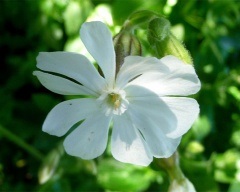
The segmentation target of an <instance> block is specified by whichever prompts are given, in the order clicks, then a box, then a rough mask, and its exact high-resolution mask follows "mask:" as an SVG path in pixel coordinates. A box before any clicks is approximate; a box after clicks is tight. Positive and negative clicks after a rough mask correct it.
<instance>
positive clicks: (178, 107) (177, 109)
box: [162, 97, 199, 138]
mask: <svg viewBox="0 0 240 192" xmlns="http://www.w3.org/2000/svg"><path fill="white" fill-rule="evenodd" d="M162 100H163V101H164V102H165V103H166V104H167V105H168V106H169V108H170V110H171V111H172V112H173V113H174V114H175V116H176V117H177V127H176V130H174V131H172V132H171V133H169V134H167V136H168V137H169V138H177V137H180V136H182V135H183V134H184V133H186V132H187V131H188V130H189V129H190V128H191V126H192V124H193V123H194V121H195V120H196V119H197V117H198V114H199V105H198V103H197V101H196V100H195V99H192V98H185V97H162Z"/></svg>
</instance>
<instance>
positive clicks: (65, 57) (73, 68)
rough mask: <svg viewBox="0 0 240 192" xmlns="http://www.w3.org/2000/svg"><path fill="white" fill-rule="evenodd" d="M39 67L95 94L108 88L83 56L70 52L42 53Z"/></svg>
mask: <svg viewBox="0 0 240 192" xmlns="http://www.w3.org/2000/svg"><path fill="white" fill-rule="evenodd" d="M37 67H38V68H39V69H41V70H43V71H48V72H54V73H59V74H62V75H65V76H67V77H69V78H72V79H74V80H76V81H78V82H79V83H81V84H83V85H84V86H85V87H87V88H89V89H91V90H92V91H95V92H101V90H102V88H103V87H105V86H106V82H105V80H104V78H103V77H101V76H100V74H99V73H98V72H97V70H96V69H95V67H94V66H93V65H92V64H91V63H90V61H89V60H88V59H87V58H86V57H85V56H83V55H80V54H77V53H70V52H41V53H39V55H38V57H37Z"/></svg>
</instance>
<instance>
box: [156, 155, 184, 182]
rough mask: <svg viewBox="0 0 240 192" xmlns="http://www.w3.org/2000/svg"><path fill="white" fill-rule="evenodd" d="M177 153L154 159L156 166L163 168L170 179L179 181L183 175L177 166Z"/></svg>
mask: <svg viewBox="0 0 240 192" xmlns="http://www.w3.org/2000/svg"><path fill="white" fill-rule="evenodd" d="M178 158H179V157H178V153H177V152H175V153H174V154H173V155H172V156H171V157H169V158H162V159H155V162H156V163H157V165H158V166H160V167H161V168H163V169H164V170H165V171H166V172H167V173H168V175H169V178H170V181H173V180H178V181H181V180H183V179H185V176H184V174H183V172H182V170H181V168H180V166H179V162H178V161H179V159H178Z"/></svg>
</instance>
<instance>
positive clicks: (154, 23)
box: [148, 17, 192, 64]
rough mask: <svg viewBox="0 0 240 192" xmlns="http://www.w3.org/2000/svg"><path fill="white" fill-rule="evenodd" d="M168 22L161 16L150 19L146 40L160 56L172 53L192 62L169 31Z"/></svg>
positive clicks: (186, 61) (187, 53)
mask: <svg viewBox="0 0 240 192" xmlns="http://www.w3.org/2000/svg"><path fill="white" fill-rule="evenodd" d="M170 27H171V25H170V22H169V21H168V20H167V19H165V18H163V17H161V18H155V19H153V20H151V22H150V23H149V26H148V41H149V43H150V44H151V45H152V46H153V47H154V49H155V50H156V52H157V55H158V56H159V57H160V58H161V57H164V56H166V55H174V56H176V57H178V58H179V59H181V60H183V61H184V62H185V63H188V64H192V58H191V56H190V53H189V52H188V50H187V49H186V48H185V46H184V45H183V43H182V42H180V41H179V40H178V39H177V38H176V37H175V36H174V35H173V34H172V33H171V31H170Z"/></svg>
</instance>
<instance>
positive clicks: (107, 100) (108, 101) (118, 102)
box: [97, 90, 129, 116]
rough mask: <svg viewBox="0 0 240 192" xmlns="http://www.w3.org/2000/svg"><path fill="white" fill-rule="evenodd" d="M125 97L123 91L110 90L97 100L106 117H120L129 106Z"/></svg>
mask: <svg viewBox="0 0 240 192" xmlns="http://www.w3.org/2000/svg"><path fill="white" fill-rule="evenodd" d="M125 97H126V93H125V91H123V90H120V91H115V90H112V91H107V92H104V93H102V95H101V96H100V97H99V98H98V99H97V100H98V101H99V103H100V107H101V109H102V110H103V112H104V113H105V115H106V116H109V115H110V114H114V115H121V114H123V113H124V112H125V111H126V110H127V108H128V104H129V102H128V100H127V99H126V98H125Z"/></svg>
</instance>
